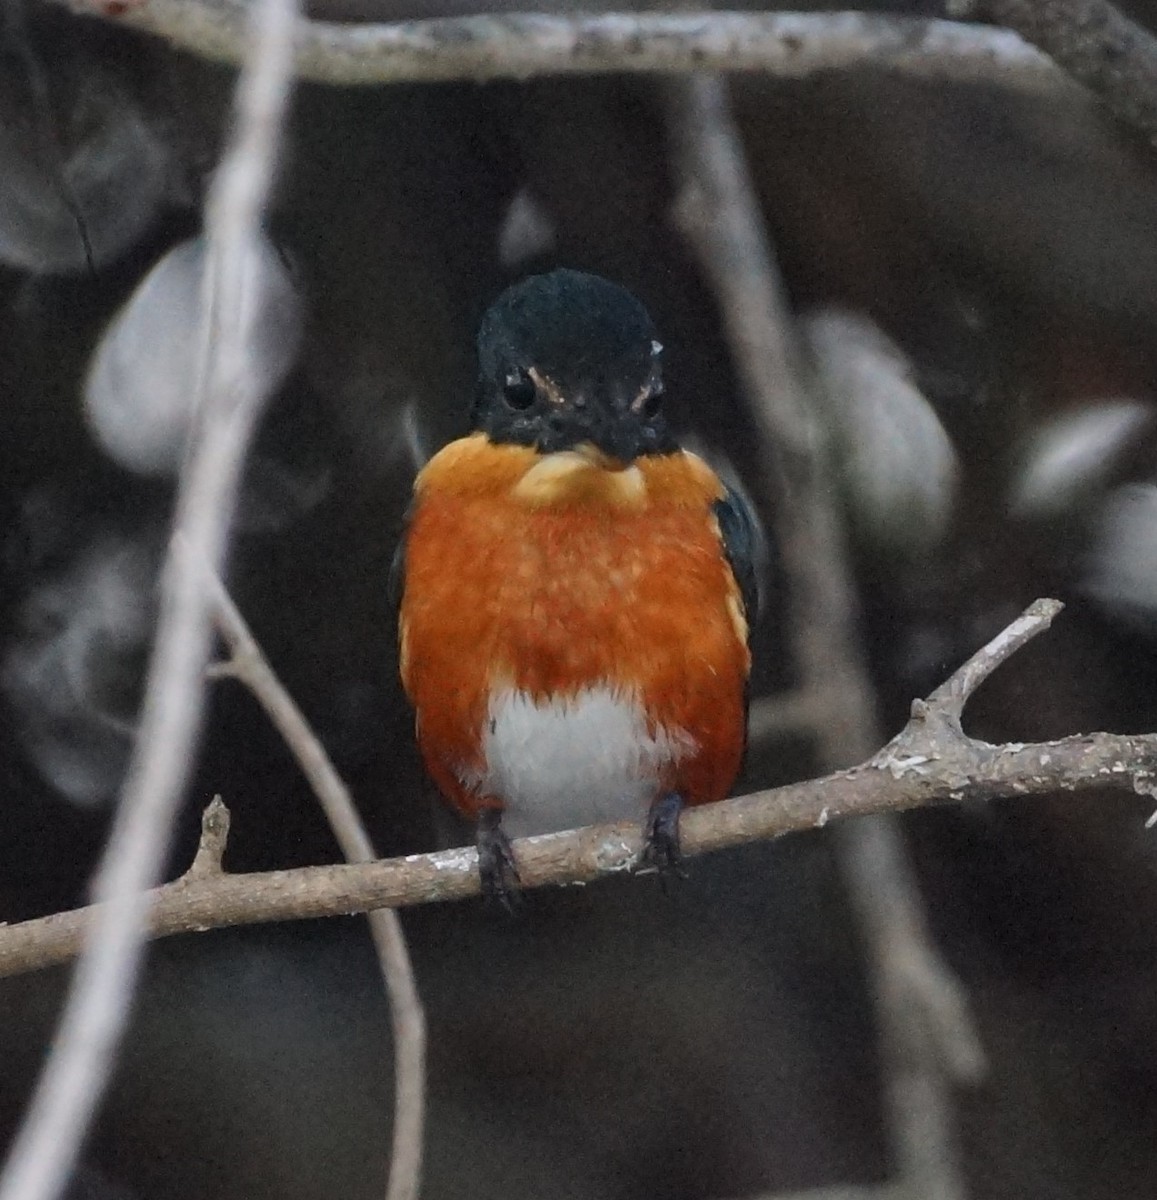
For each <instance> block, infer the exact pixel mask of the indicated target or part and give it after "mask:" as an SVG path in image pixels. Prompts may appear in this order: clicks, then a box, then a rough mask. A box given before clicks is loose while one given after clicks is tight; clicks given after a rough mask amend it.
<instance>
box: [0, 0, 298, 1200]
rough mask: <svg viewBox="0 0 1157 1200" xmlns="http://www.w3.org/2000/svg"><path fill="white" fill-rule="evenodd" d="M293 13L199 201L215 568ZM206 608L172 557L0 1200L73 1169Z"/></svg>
mask: <svg viewBox="0 0 1157 1200" xmlns="http://www.w3.org/2000/svg"><path fill="white" fill-rule="evenodd" d="M294 15H295V9H294V5H293V0H263V2H262V3H261V4H260V5H259V6H257V7H256V8H255V9H254V22H255V25H254V38H253V45H254V55H253V66H252V68H251V69H247V70H246V71H245V72H244V73H243V75H242V77H241V81H240V83H239V86H238V94H237V128H236V131H235V136H234V138H233V140H232V144H231V146H230V148H229V150H228V152H227V154H226V157H225V160H224V162H223V164H222V167H221V170H220V172H219V174H218V177H217V179H216V181H215V183H214V186H213V189H212V191H211V194H210V201H209V210H208V221H207V234H208V242H209V252H208V262H209V264H210V269H209V270H208V271H207V272H206V292H205V297H204V304H203V313H204V318H203V324H202V330H201V332H202V336H203V337H204V339H205V347H206V355H205V358H204V359H203V368H202V371H201V378H200V379H199V380H198V381H196V385H195V386H196V387H197V389H198V390H197V393H196V394H197V396H198V402H199V403H198V414H199V427H198V430H197V435H196V437H195V438H194V440H193V444H192V449H191V453H190V457H189V461H188V463H187V465H186V469H185V470H184V471H183V472H182V477H181V487H180V493H179V496H178V500H177V514H176V525H177V528H179V529H181V530H183V531H184V534H185V537H186V538H187V540H188V543H189V545H190V547H192V548H193V550H194V552H195V553H196V554H197V555H199V556H200V557H202V558H203V559H204V560H205V561H207V562H209V563H212V564H214V566H216V564H217V563H218V562H219V561H220V559H221V556H222V552H223V547H224V543H225V537H226V532H227V529H228V524H229V520H230V517H231V514H232V511H233V503H234V497H235V494H236V489H237V480H238V477H239V474H240V468H241V463H242V460H243V458H244V455H245V450H246V447H247V445H248V442H249V436H250V432H251V430H252V428H253V425H254V423H255V421H256V417H257V411H256V410H257V408H258V407H259V397H260V395H261V392H262V389H260V388H254V387H253V380H252V376H251V367H250V366H249V363H248V362H247V354H248V352H249V344H250V338H249V330H250V328H251V325H252V321H253V318H254V314H255V311H256V310H257V308H258V306H259V297H255V296H254V295H253V288H252V285H251V283H250V280H249V278H248V272H247V270H246V267H247V265H248V263H249V262H250V261H251V247H252V244H253V242H254V240H255V238H256V236H257V234H258V231H259V224H260V219H261V210H262V207H263V204H264V198H265V195H266V192H267V190H268V187H269V183H270V179H271V177H272V173H273V169H274V163H275V160H276V156H277V146H278V131H279V128H280V122H281V114H282V111H283V109H284V107H285V101H286V95H287V92H288V84H289V78H290V69H291V53H292V40H293V19H294ZM208 651H209V625H208V610H207V603H206V597H205V592H204V588H203V587H202V586H201V585H200V582H199V580H198V578H197V577H196V576H195V575H194V574H193V573H192V572H191V571H190V570H189V569H188V568H187V565H183V564H182V563H181V562H180V561H178V559H177V558H175V557H174V556H173V555H170V556H169V559H168V561H167V563H166V566H165V570H164V575H163V578H162V583H161V615H160V623H159V626H158V632H157V640H156V646H155V649H154V652H153V657H152V661H151V663H150V667H149V673H148V681H147V688H146V693H145V701H144V706H143V710H142V715H141V723H140V728H139V732H138V736H137V750H136V753H135V754H134V756H133V760H132V763H131V764H130V767H129V771H128V775H127V778H126V781H125V785H124V791H123V794H122V799H121V804H120V807H119V809H118V811H117V815H116V819H115V821H114V822H113V829H112V834H111V836H110V839H109V844H108V848H107V850H106V852H105V856H104V859H103V862H102V864H101V868H100V871H99V874H98V876H97V880H96V885H95V889H94V890H95V894H96V896H97V897H98V899H99V900H100V901H102V903H101V904H99V905H98V907H97V912H98V913H99V916H98V918H97V920H96V921H95V923H94V924H93V925H92V927H91V930H90V931H89V932H90V935H91V941H90V942H88V943H87V944H86V946H85V949H84V953H83V955H82V957H81V961H80V964H79V966H78V968H77V972H76V977H75V979H74V981H73V986H72V989H71V991H70V994H69V997H68V1001H67V1003H66V1006H65V1011H64V1015H63V1017H62V1019H61V1023H60V1029H59V1031H58V1034H57V1037H56V1040H55V1043H54V1049H53V1052H52V1055H51V1057H50V1058H49V1060H48V1063H47V1065H46V1067H45V1069H44V1072H43V1074H42V1076H41V1078H40V1081H39V1083H38V1085H37V1088H36V1092H35V1094H34V1096H33V1099H32V1104H31V1106H30V1107H29V1110H28V1113H27V1115H26V1117H25V1121H24V1124H23V1126H22V1128H21V1130H20V1132H19V1134H18V1136H17V1138H16V1141H15V1144H14V1146H13V1149H12V1152H11V1155H10V1157H9V1160H8V1164H7V1166H6V1168H5V1171H4V1175H3V1178H2V1179H0V1200H52V1198H53V1197H55V1196H56V1195H58V1194H59V1192H60V1190H61V1188H62V1187H63V1185H64V1183H65V1180H66V1179H67V1178H68V1175H69V1173H70V1172H71V1170H72V1167H73V1164H74V1162H75V1160H76V1156H77V1152H78V1149H79V1146H80V1143H81V1140H82V1139H83V1136H84V1133H85V1130H86V1129H87V1127H88V1124H89V1121H90V1120H91V1117H92V1114H93V1111H94V1110H95V1107H96V1104H97V1102H98V1101H99V1098H100V1096H101V1093H102V1092H103V1090H104V1087H105V1085H106V1082H107V1080H108V1077H109V1074H110V1072H111V1068H112V1062H113V1057H114V1055H115V1052H116V1048H117V1045H118V1042H119V1040H120V1037H121V1034H122V1032H123V1029H124V1025H125V1021H126V1019H127V1014H128V1009H129V1004H130V1001H131V998H132V993H133V990H134V986H135V982H136V977H137V973H138V971H139V967H140V959H141V949H142V945H143V942H144V939H145V937H146V934H147V925H148V897H147V894H146V892H145V889H146V888H147V887H148V886H149V885H150V884H151V883H153V881H154V880H155V879H156V878H157V876H158V875H159V873H160V871H161V867H162V863H163V861H164V857H165V854H166V852H167V849H168V845H169V840H170V830H171V825H172V818H173V814H174V812H175V810H176V807H177V805H178V803H179V801H180V798H181V795H182V793H183V789H184V786H185V783H186V781H187V778H188V774H189V770H190V763H191V760H192V748H193V743H194V740H195V738H196V734H197V730H198V727H199V725H200V717H201V711H202V705H203V700H202V692H203V686H202V679H201V676H202V672H203V670H204V666H205V660H206V657H207V655H208Z"/></svg>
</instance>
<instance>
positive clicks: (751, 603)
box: [714, 486, 768, 630]
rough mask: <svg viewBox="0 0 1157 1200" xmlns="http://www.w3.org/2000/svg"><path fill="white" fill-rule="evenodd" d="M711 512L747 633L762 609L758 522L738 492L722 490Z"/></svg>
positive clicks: (762, 550) (763, 553) (762, 541)
mask: <svg viewBox="0 0 1157 1200" xmlns="http://www.w3.org/2000/svg"><path fill="white" fill-rule="evenodd" d="M714 509H715V519H716V520H717V521H718V522H719V534H720V537H721V538H722V540H723V552H724V554H726V556H727V561H728V563H729V564H730V566H731V571H732V574H734V576H735V582H736V583H737V584H738V585H739V593H740V595H741V596H742V598H743V608H744V613H745V615H746V617H747V625H748V629H749V630H750V629H751V627H752V626H753V625H754V624H755V623H756V621H757V620H758V619H759V614H760V611H761V609H762V607H763V582H764V579H763V577H764V574H765V572H766V568H767V557H768V551H767V541H766V538H765V537H764V533H763V528H762V526H761V525H760V523H759V518H758V517H756V515H755V512H754V511H753V509H752V507H751V504H750V502H749V501H748V500H747V497H746V496H744V495H743V494H742V493H741V492H739V491H737V490H736V489H734V488H730V487H726V486H725V487H724V493H723V498H722V499H720V500H716V501H715V505H714Z"/></svg>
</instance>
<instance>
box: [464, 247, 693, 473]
mask: <svg viewBox="0 0 1157 1200" xmlns="http://www.w3.org/2000/svg"><path fill="white" fill-rule="evenodd" d="M662 350H663V347H662V346H661V345H660V343H659V340H658V338H657V337H656V334H655V328H654V326H653V325H652V324H651V318H650V317H649V316H648V315H647V310H646V309H645V308H644V307H643V306H642V305H641V304H640V303H639V301H638V300H636V299H635V297H634V296H632V295H631V293H630V292H628V291H627V290H626V289H625V288H622V287H619V286H618V285H617V284H614V283H609V282H608V281H607V280H605V279H600V278H599V276H597V275H587V274H584V273H583V272H582V271H568V270H559V271H551V272H550V273H549V274H548V275H532V276H531V277H530V278H528V279H524V280H522V281H521V282H520V283H516V284H515V285H514V286H513V287H511V288H508V289H507V290H506V291H505V292H503V293H502V295H501V296H499V297H498V299H497V300H496V301H495V302H494V304H493V305H491V307H490V309H489V310H488V311H487V313H486V315H485V316H484V317H483V318H482V324H481V326H480V328H479V330H478V368H479V374H478V391H477V395H476V399H475V402H474V409H473V425H474V428H475V429H477V430H480V431H482V432H483V433H485V434H486V435H487V436H488V437H489V438H490V440H491V441H494V442H513V443H516V444H518V445H522V446H533V447H534V448H535V449H536V450H538V451H539V452H540V453H543V454H552V453H555V452H556V451H560V450H578V451H580V452H588V453H596V454H598V455H599V456H600V457H605V459H606V460H608V465H612V464H613V463H619V464H626V463H629V462H631V461H632V460H633V459H635V458H638V457H639V456H640V455H644V454H669V453H671V452H672V451H674V450H676V449H677V448H678V447H677V445H676V443H675V440H674V439H673V437H672V436H671V431H670V429H669V427H668V425H667V420H666V416H665V415H664V412H663V376H662V370H661V358H662Z"/></svg>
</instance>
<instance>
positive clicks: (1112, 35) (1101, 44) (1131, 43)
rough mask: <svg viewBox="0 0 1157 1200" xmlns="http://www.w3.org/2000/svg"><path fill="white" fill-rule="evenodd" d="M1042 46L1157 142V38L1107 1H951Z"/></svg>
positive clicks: (961, 11)
mask: <svg viewBox="0 0 1157 1200" xmlns="http://www.w3.org/2000/svg"><path fill="white" fill-rule="evenodd" d="M949 10H950V11H951V12H952V15H953V16H974V15H975V16H982V17H986V18H988V19H989V20H991V21H995V22H997V23H998V24H1000V25H1005V26H1007V27H1008V28H1009V29H1015V30H1016V31H1017V33H1019V34H1020V35H1021V37H1023V38H1025V40H1026V41H1029V42H1032V43H1033V44H1034V45H1036V46H1039V47H1040V48H1041V49H1042V50H1043V51H1044V52H1045V53H1046V54H1047V55H1049V57H1050V58H1052V59H1053V60H1054V61H1055V62H1057V63H1058V64H1059V65H1060V66H1062V67H1063V68H1064V69H1065V70H1066V71H1067V72H1068V73H1069V74H1070V75H1071V76H1072V77H1073V78H1074V79H1077V80H1079V81H1080V82H1081V83H1083V84H1084V85H1085V86H1086V87H1087V88H1088V89H1089V90H1090V91H1091V92H1095V93H1096V94H1097V95H1098V96H1100V97H1101V99H1102V100H1103V101H1104V102H1105V103H1106V104H1107V105H1108V107H1109V108H1110V109H1111V110H1112V111H1113V113H1114V114H1115V115H1116V116H1117V117H1118V118H1120V119H1121V120H1122V121H1124V122H1125V123H1126V124H1127V125H1131V126H1132V127H1133V128H1134V129H1137V130H1139V131H1140V132H1141V133H1143V134H1144V135H1145V136H1146V137H1147V138H1148V139H1149V141H1150V142H1151V143H1152V144H1154V145H1157V38H1155V37H1154V36H1153V35H1152V34H1151V33H1150V32H1149V31H1148V30H1147V29H1144V28H1142V27H1141V26H1140V25H1138V24H1136V23H1135V22H1134V21H1131V20H1129V18H1128V17H1126V16H1125V15H1124V14H1123V13H1121V12H1119V11H1118V10H1117V9H1116V8H1114V7H1113V5H1111V4H1109V3H1107V0H949Z"/></svg>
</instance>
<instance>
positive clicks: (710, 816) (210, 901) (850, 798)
mask: <svg viewBox="0 0 1157 1200" xmlns="http://www.w3.org/2000/svg"><path fill="white" fill-rule="evenodd" d="M1046 625H1047V621H1046V620H1044V619H1041V618H1039V617H1038V618H1034V619H1033V632H1034V633H1039V632H1041V631H1042V630H1043V629H1044V628H1045V627H1046ZM999 643H1000V639H999V638H998V639H996V641H995V642H994V643H993V644H991V645H990V647H987V648H986V649H985V650H984V651H982V654H985V655H989V656H991V657H992V658H993V659H994V660H995V661H994V662H993V666H995V665H997V664H998V663H999V662H1003V661H1004V659H1005V658H1007V657H1008V655H1009V653H1011V650H1010V648H1009V646H1008V645H1007V643H1006V644H1004V645H1003V646H1002V645H1000V644H999ZM928 708H929V711H931V712H933V713H935V712H937V711H938V710H937V709H936V708H935V707H934V706H932V705H929V706H928ZM1155 779H1157V734H1140V735H1121V734H1111V733H1087V734H1079V735H1076V736H1074V737H1068V738H1061V739H1060V740H1058V741H1053V742H1040V743H1037V744H1032V745H1023V744H1021V743H1012V744H1009V745H1006V746H993V745H989V744H988V743H987V742H980V741H974V740H973V739H971V738H969V737H967V736H966V735H965V734H963V733H962V732H960V731H959V729H958V728H955V727H954V725H953V723H952V722H950V721H948V720H927V719H925V717H924V716H913V718H912V719H911V720H910V721H909V722H908V724H907V725H906V726H905V727H904V729H903V730H902V731H901V733H900V734H898V735H897V737H895V738H894V739H893V740H892V741H891V742H889V743H888V744H887V745H886V746H884V747H883V748H882V749H881V750H879V751H878V752H877V753H876V754H875V755H873V756H872V758H870V759H869V760H868V761H866V762H864V763H861V764H860V765H859V766H857V767H853V768H851V769H850V770H847V771H837V772H835V773H834V774H831V775H828V776H825V777H824V778H822V779H815V780H810V781H807V782H804V783H793V784H789V785H788V786H786V787H780V788H774V789H771V790H768V791H761V792H752V793H750V794H748V795H745V796H737V797H735V798H734V799H732V800H724V801H722V802H721V803H719V804H711V805H707V806H705V807H703V808H695V809H690V810H688V811H687V812H685V813H684V814H683V817H682V823H681V826H680V832H681V844H682V849H683V853H684V854H685V855H687V856H688V857H693V856H695V855H698V854H705V853H707V852H709V851H713V850H725V849H727V848H729V847H732V846H739V845H745V844H747V843H750V842H754V841H760V840H765V839H768V838H775V837H780V836H781V835H783V834H787V833H793V832H797V831H799V830H804V829H815V828H820V827H822V826H825V825H827V824H828V823H829V822H831V821H835V820H838V819H841V818H845V817H854V816H863V815H866V814H870V813H880V812H899V811H902V810H904V809H909V808H918V807H922V806H926V805H931V804H944V803H953V802H970V803H975V802H982V801H986V800H995V799H999V798H1005V797H1010V796H1039V795H1048V794H1052V793H1056V792H1103V791H1104V790H1105V789H1108V788H1116V789H1119V790H1124V791H1129V790H1132V791H1133V792H1136V793H1139V794H1144V795H1146V796H1148V795H1149V792H1150V789H1152V788H1153V785H1154V780H1155ZM642 848H643V847H642V835H641V831H640V829H639V827H638V825H637V824H634V823H629V822H628V823H622V824H616V825H598V826H592V827H590V828H588V829H581V830H576V831H572V832H568V833H554V834H546V835H543V836H541V837H534V838H525V839H521V840H519V841H517V842H516V843H515V853H516V855H517V858H518V870H519V877H520V879H521V880H522V883H523V886H524V887H526V888H535V887H543V886H546V885H549V884H576V883H590V882H593V881H594V880H596V879H601V878H606V877H609V876H615V875H620V874H622V873H623V872H625V871H631V870H634V869H635V868H636V867H637V866H638V865H639V856H640V854H641V852H642ZM478 891H479V881H478V856H477V853H476V852H475V850H474V849H473V847H470V848H465V847H464V848H462V849H458V850H445V851H441V852H439V853H436V854H412V855H407V856H406V857H404V858H396V859H388V860H385V861H382V862H376V863H369V864H366V865H359V866H326V867H304V868H300V869H298V870H293V871H269V872H261V873H255V874H249V875H230V874H224V875H221V876H219V877H216V878H213V879H200V880H198V879H193V880H190V879H188V878H182V879H178V880H177V881H176V882H174V883H170V884H166V885H165V886H164V887H160V888H156V889H154V890H153V891H152V892H151V893H150V894H149V896H148V902H149V907H148V926H149V935H150V936H152V937H170V936H172V935H174V934H179V933H198V932H202V931H204V930H206V929H215V928H222V927H225V926H231V925H247V924H256V923H261V922H271V921H293V920H310V919H313V918H316V917H333V916H342V915H349V914H352V913H362V912H368V911H370V910H372V909H375V908H401V907H404V906H409V905H415V904H426V903H432V902H435V901H443V900H461V899H464V898H466V897H468V896H475V895H477V894H478ZM95 907H96V906H92V907H89V908H83V909H75V910H73V911H71V912H65V913H57V914H56V915H54V916H51V917H42V918H39V919H37V920H33V921H23V922H20V923H19V924H16V925H8V926H4V927H0V978H3V977H5V976H8V975H19V974H22V973H24V972H27V971H35V970H39V969H41V968H43V967H48V966H54V965H56V964H58V963H62V962H66V961H68V960H69V959H70V958H73V957H74V956H75V955H76V953H77V951H78V949H79V947H80V944H81V941H82V939H83V937H84V933H85V931H86V929H87V927H88V925H89V924H90V923H91V921H92V919H93V913H94V908H95Z"/></svg>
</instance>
